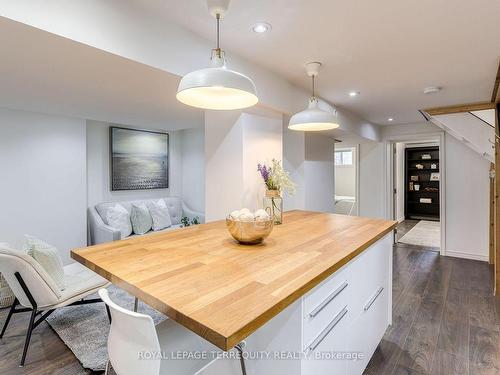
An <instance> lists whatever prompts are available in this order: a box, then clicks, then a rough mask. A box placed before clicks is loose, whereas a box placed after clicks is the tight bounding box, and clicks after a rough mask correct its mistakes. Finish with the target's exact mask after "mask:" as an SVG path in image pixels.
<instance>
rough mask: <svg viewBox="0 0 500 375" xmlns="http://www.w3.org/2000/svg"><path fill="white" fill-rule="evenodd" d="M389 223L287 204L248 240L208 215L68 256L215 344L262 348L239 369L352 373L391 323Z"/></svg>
mask: <svg viewBox="0 0 500 375" xmlns="http://www.w3.org/2000/svg"><path fill="white" fill-rule="evenodd" d="M395 225H396V223H395V222H392V221H386V220H380V219H370V218H363V217H352V216H342V215H333V214H326V213H317V212H307V211H290V212H287V213H285V215H284V224H283V225H279V226H275V228H274V230H273V232H272V233H271V235H270V236H269V237H268V238H267V239H266V240H265V241H264V242H263V243H262V244H259V245H253V246H248V245H240V244H238V243H236V242H235V241H234V240H233V239H232V238H231V237H230V235H229V233H228V232H227V229H226V224H225V222H224V221H215V222H211V223H208V224H202V225H198V226H193V227H188V228H183V229H180V230H174V231H169V232H166V233H155V234H150V235H145V236H139V237H134V238H130V239H126V240H121V241H115V242H110V243H106V244H100V245H96V246H91V247H87V248H82V249H77V250H74V251H72V253H71V255H72V257H73V258H74V259H75V260H77V261H79V262H80V263H82V264H84V265H85V266H87V267H89V268H90V269H92V270H94V271H95V272H96V273H98V274H100V275H101V276H103V277H105V278H106V279H108V280H109V281H111V282H112V283H113V284H115V285H117V286H119V287H120V288H122V289H124V290H126V291H128V292H129V293H131V294H133V295H134V296H136V297H138V298H139V299H140V300H142V301H144V302H146V303H147V304H149V305H150V306H152V307H154V308H155V309H157V310H158V311H160V312H162V313H164V314H165V315H167V316H168V317H169V318H171V319H173V320H175V321H176V322H178V323H180V324H181V325H183V326H184V327H186V328H188V329H190V330H191V331H193V332H195V333H196V334H198V335H199V336H200V337H202V338H204V339H206V340H207V341H209V342H211V343H213V344H214V345H215V346H217V347H218V348H220V349H222V350H225V351H227V350H230V349H231V348H233V347H234V346H235V345H237V344H238V343H240V342H242V341H243V340H245V341H246V346H245V351H252V352H260V351H262V352H268V353H273V356H272V358H267V359H255V360H253V361H251V363H249V364H248V368H249V373H254V374H271V373H272V374H316V375H317V374H322V373H325V374H327V373H328V374H337V373H339V374H343V373H350V374H360V373H361V372H362V371H363V369H364V368H365V366H366V364H367V363H368V361H369V358H370V356H371V355H372V354H373V351H374V350H375V348H376V346H377V344H378V342H379V341H380V339H381V338H382V336H383V333H384V332H385V330H386V328H387V326H388V325H389V324H390V323H391V309H392V306H391V300H392V298H391V284H392V244H393V229H394V228H395ZM276 353H278V354H276ZM286 353H289V356H290V358H286ZM297 353H300V355H299V356H300V357H301V358H297ZM335 353H336V354H335ZM342 353H344V354H342ZM334 355H337V356H338V355H342V356H343V357H342V358H340V359H339V358H338V357H335V358H332V356H334ZM292 357H293V358H292Z"/></svg>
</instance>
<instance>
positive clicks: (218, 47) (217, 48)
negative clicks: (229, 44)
mask: <svg viewBox="0 0 500 375" xmlns="http://www.w3.org/2000/svg"><path fill="white" fill-rule="evenodd" d="M215 19H216V21H217V44H216V48H215V51H216V53H217V57H219V58H220V57H221V49H220V14H219V13H217V14H216V16H215Z"/></svg>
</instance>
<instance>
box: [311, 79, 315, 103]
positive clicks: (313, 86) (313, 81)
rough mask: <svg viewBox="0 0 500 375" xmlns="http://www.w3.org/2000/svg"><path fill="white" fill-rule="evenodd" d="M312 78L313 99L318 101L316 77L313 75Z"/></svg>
mask: <svg viewBox="0 0 500 375" xmlns="http://www.w3.org/2000/svg"><path fill="white" fill-rule="evenodd" d="M311 78H312V89H313V95H312V97H313V99H316V87H315V80H314V78H315V76H314V75H312V76H311Z"/></svg>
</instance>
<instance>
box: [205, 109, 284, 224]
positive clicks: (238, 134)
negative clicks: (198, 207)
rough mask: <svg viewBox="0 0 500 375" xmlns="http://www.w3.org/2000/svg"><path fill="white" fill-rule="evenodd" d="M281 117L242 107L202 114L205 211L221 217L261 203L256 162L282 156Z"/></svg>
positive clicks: (212, 217)
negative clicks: (244, 110) (258, 112)
mask: <svg viewBox="0 0 500 375" xmlns="http://www.w3.org/2000/svg"><path fill="white" fill-rule="evenodd" d="M281 124H282V120H281V118H277V117H264V116H260V115H254V114H250V113H243V112H241V111H231V112H218V111H207V113H206V115H205V157H206V167H205V170H206V174H205V188H206V192H205V214H206V220H207V221H213V220H220V219H223V218H224V217H226V216H227V215H228V214H229V213H230V212H231V211H232V210H236V209H239V208H242V207H244V206H245V207H248V208H250V209H256V208H259V207H262V198H263V195H264V192H265V186H264V184H263V181H262V179H261V178H260V177H259V174H258V172H257V163H259V162H261V163H269V162H270V161H271V159H272V158H276V159H281V158H282V147H283V146H282V133H281Z"/></svg>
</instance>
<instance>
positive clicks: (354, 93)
mask: <svg viewBox="0 0 500 375" xmlns="http://www.w3.org/2000/svg"><path fill="white" fill-rule="evenodd" d="M359 94H360V92H359V91H351V92H349V96H350V97H351V98H353V97H355V96H358V95H359Z"/></svg>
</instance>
